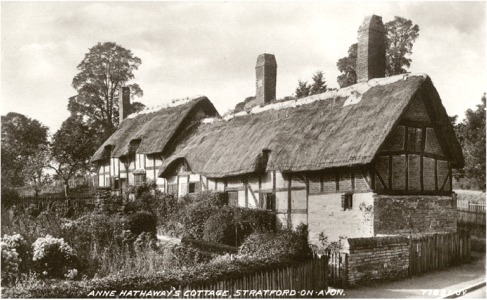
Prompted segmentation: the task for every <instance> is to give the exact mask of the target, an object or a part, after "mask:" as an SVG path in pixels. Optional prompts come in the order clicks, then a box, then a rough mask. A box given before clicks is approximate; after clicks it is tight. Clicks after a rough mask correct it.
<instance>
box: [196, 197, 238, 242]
mask: <svg viewBox="0 0 487 300" xmlns="http://www.w3.org/2000/svg"><path fill="white" fill-rule="evenodd" d="M235 228H236V224H235V218H234V210H232V209H230V208H228V207H224V208H220V209H219V210H218V211H216V213H215V214H213V215H212V216H210V217H209V218H208V220H206V222H205V224H204V229H203V240H204V241H206V242H210V243H216V244H225V245H231V246H235V242H236V240H237V236H236V232H235Z"/></svg>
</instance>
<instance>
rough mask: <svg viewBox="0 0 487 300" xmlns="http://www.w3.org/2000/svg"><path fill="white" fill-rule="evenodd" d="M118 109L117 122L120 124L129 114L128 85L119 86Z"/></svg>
mask: <svg viewBox="0 0 487 300" xmlns="http://www.w3.org/2000/svg"><path fill="white" fill-rule="evenodd" d="M118 109H119V110H118V120H119V121H118V124H119V125H120V124H121V123H122V121H123V120H124V119H125V118H127V116H128V115H129V114H130V88H129V87H128V86H122V87H120V92H119V93H118Z"/></svg>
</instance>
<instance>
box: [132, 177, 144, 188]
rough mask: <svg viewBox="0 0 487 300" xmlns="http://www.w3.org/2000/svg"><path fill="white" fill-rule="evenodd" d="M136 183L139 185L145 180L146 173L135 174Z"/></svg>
mask: <svg viewBox="0 0 487 300" xmlns="http://www.w3.org/2000/svg"><path fill="white" fill-rule="evenodd" d="M134 181H135V182H134V185H135V186H139V185H142V184H144V182H145V174H135V175H134Z"/></svg>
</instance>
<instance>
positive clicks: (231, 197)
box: [227, 191, 238, 207]
mask: <svg viewBox="0 0 487 300" xmlns="http://www.w3.org/2000/svg"><path fill="white" fill-rule="evenodd" d="M227 203H228V206H235V207H236V206H238V191H227Z"/></svg>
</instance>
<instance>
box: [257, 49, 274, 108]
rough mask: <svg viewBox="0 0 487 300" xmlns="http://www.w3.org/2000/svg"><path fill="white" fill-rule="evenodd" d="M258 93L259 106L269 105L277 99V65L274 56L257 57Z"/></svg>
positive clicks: (262, 55)
mask: <svg viewBox="0 0 487 300" xmlns="http://www.w3.org/2000/svg"><path fill="white" fill-rule="evenodd" d="M255 75H256V92H255V98H256V102H257V103H258V104H263V105H266V104H269V103H270V102H271V100H274V99H276V76H277V63H276V58H275V56H274V55H273V54H267V53H264V54H261V55H259V56H258V57H257V64H256V65H255Z"/></svg>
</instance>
